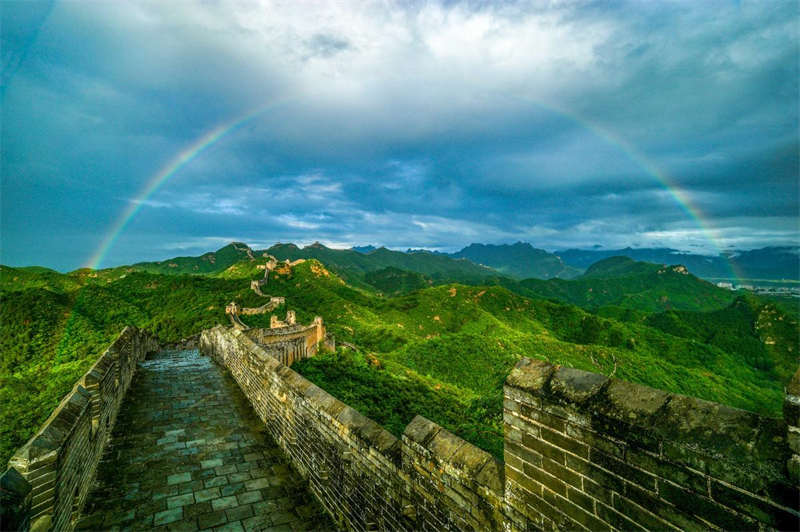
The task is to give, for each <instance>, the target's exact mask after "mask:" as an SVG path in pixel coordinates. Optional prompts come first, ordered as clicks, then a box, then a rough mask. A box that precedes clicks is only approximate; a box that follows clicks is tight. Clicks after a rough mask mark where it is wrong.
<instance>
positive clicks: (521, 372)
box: [506, 357, 555, 394]
mask: <svg viewBox="0 0 800 532" xmlns="http://www.w3.org/2000/svg"><path fill="white" fill-rule="evenodd" d="M554 372H555V366H553V365H552V364H550V363H549V362H545V361H543V360H532V359H530V358H527V357H522V358H521V359H520V361H519V362H517V364H516V366H514V369H513V370H512V371H511V373H510V374H509V375H508V378H507V379H506V386H510V387H513V388H518V389H520V390H522V391H525V392H528V393H531V394H538V393H540V392H542V391H543V390H544V389H545V386H546V385H547V383H548V382H549V380H550V378H551V377H552V375H553V373H554Z"/></svg>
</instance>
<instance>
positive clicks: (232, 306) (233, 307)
mask: <svg viewBox="0 0 800 532" xmlns="http://www.w3.org/2000/svg"><path fill="white" fill-rule="evenodd" d="M241 312H242V307H241V305H239V303H237V302H236V301H231V302H230V303H228V306H227V307H225V314H231V315H233V316H237V315H239V314H241Z"/></svg>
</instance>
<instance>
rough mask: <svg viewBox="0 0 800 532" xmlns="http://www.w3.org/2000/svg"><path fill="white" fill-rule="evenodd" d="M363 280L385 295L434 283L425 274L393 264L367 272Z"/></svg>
mask: <svg viewBox="0 0 800 532" xmlns="http://www.w3.org/2000/svg"><path fill="white" fill-rule="evenodd" d="M364 281H365V282H366V283H367V284H369V285H371V286H374V287H375V289H376V290H378V292H380V293H382V294H385V295H387V296H398V295H401V294H407V293H409V292H413V291H414V290H419V289H420V288H427V287H429V286H432V285H433V284H434V283H433V279H431V278H430V277H428V276H427V275H423V274H421V273H416V272H410V271H408V270H401V269H399V268H395V267H393V266H389V267H388V268H383V269H382V270H376V271H373V272H368V273H367V274H366V276H364Z"/></svg>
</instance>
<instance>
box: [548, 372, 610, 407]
mask: <svg viewBox="0 0 800 532" xmlns="http://www.w3.org/2000/svg"><path fill="white" fill-rule="evenodd" d="M608 380H609V379H608V378H607V377H606V376H604V375H601V374H599V373H591V372H589V371H583V370H580V369H575V368H568V367H565V366H558V367H557V369H556V371H555V372H554V373H553V377H552V378H551V379H550V382H549V392H550V394H552V395H553V396H555V397H558V398H559V399H561V400H562V401H564V402H566V403H568V404H573V405H581V404H583V403H586V402H588V401H590V400H591V399H592V398H594V397H595V396H596V395H597V394H598V393H599V392H600V390H602V389H603V387H604V386H605V385H606V384H607V383H608ZM545 390H547V388H545Z"/></svg>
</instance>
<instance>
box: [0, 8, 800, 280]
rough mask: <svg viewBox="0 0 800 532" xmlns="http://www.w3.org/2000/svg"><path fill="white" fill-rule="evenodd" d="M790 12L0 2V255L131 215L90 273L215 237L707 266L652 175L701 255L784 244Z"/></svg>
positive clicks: (788, 209)
mask: <svg viewBox="0 0 800 532" xmlns="http://www.w3.org/2000/svg"><path fill="white" fill-rule="evenodd" d="M7 6H9V7H7ZM29 6H32V7H33V9H28V7H29ZM51 7H52V9H51ZM799 18H800V17H798V6H797V4H796V3H792V2H754V3H750V2H721V1H720V2H704V3H700V2H695V3H688V2H686V3H677V2H663V3H660V2H646V3H643V2H637V3H610V2H584V3H559V2H556V3H550V4H545V3H501V4H490V3H483V4H481V3H479V4H473V3H470V4H466V3H463V4H462V3H450V2H448V3H425V4H423V3H419V4H417V3H414V4H397V3H386V4H382V3H363V4H352V3H347V4H336V3H330V4H323V3H318V4H307V3H302V4H292V3H284V2H282V3H275V4H268V3H235V4H231V3H202V4H201V3H174V2H170V3H165V4H161V3H152V2H147V3H141V4H139V3H57V4H55V6H51V5H50V4H49V3H42V4H30V3H28V2H25V3H20V4H14V3H12V2H5V3H4V5H3V18H2V23H3V24H2V49H3V52H2V53H3V76H2V114H3V124H2V131H1V132H0V141H2V159H1V161H0V162H1V163H2V196H0V201H1V202H2V214H0V216H2V219H1V220H0V221H2V226H1V227H0V230H1V231H2V250H0V253H2V256H0V260H2V261H3V262H4V263H10V264H33V263H37V264H47V265H51V266H57V267H60V268H73V267H77V266H79V265H81V264H82V263H84V262H85V261H86V260H87V258H88V257H89V256H91V255H92V253H93V251H94V250H95V249H97V247H98V246H100V245H101V244H102V242H103V241H104V239H105V238H106V235H107V232H108V231H109V229H110V227H112V226H113V224H114V222H115V221H116V220H118V219H119V217H120V215H121V213H123V212H124V211H125V210H126V209H127V208H128V207H129V206H130V205H131V202H141V201H144V203H145V205H144V206H143V209H142V211H141V213H140V214H139V216H138V217H136V218H135V219H134V220H133V221H132V223H131V224H130V225H129V226H128V229H127V230H126V232H125V233H124V234H123V235H122V237H121V238H120V240H119V242H118V244H117V245H116V246H115V247H114V248H112V252H111V254H110V255H109V259H108V264H115V263H122V262H131V261H134V260H143V259H148V258H163V257H165V256H169V255H172V254H177V253H196V252H198V251H205V250H208V249H211V248H213V247H215V246H217V245H218V244H224V243H225V242H226V241H228V240H232V239H237V240H247V241H248V242H252V243H253V244H256V245H257V244H263V245H269V244H271V243H272V242H274V241H277V240H282V241H296V242H298V243H310V242H313V241H315V240H321V241H323V242H326V243H329V244H332V245H341V246H350V245H353V244H361V243H367V242H371V243H377V244H385V245H387V246H394V247H403V248H404V247H407V246H413V247H420V246H427V247H434V248H440V249H453V248H458V247H460V246H462V245H466V244H469V243H470V242H473V241H480V242H494V243H499V242H508V241H512V240H513V241H515V240H518V239H523V240H528V241H531V242H532V243H534V244H535V245H538V246H542V247H546V248H549V249H556V248H561V247H566V246H584V245H586V246H589V245H593V244H602V245H604V246H607V247H608V246H626V245H670V246H675V247H680V248H682V249H692V250H695V251H696V250H698V249H700V250H707V251H713V250H714V246H713V245H711V244H710V243H709V241H708V235H707V233H704V231H703V230H702V229H701V228H700V227H699V226H698V224H697V222H696V221H695V220H693V219H692V216H690V215H689V213H687V211H686V210H685V209H684V208H683V207H682V206H681V205H680V202H679V201H677V200H676V196H675V194H674V193H673V191H670V190H669V187H668V186H667V185H665V183H671V184H674V185H676V186H677V187H678V188H679V189H680V193H681V194H682V197H683V198H690V200H691V202H692V204H693V206H694V208H695V210H696V212H701V213H703V215H704V216H705V217H706V218H707V220H706V223H707V225H709V226H710V227H712V229H713V230H714V231H715V235H714V236H715V238H717V239H718V244H720V245H723V246H732V245H735V246H739V247H745V248H749V247H754V246H761V245H768V244H770V245H771V244H786V243H796V242H797V241H798V227H797V226H798V209H799V208H800V207H799V206H798V196H800V191H799V190H798V171H799V169H798V167H799V166H800V164H799V163H798V142H800V141H799V140H798V100H800V95H799V94H798V77H799V76H800V74H799V73H798V65H799V64H800V59H799V58H798V29H797V28H798V24H797V22H798V19H799ZM272 103H281V105H279V106H277V107H275V108H274V109H272V110H270V111H269V112H267V113H265V114H264V115H262V116H260V118H259V119H257V120H255V121H253V122H252V123H249V124H248V125H247V126H246V127H244V128H242V129H241V130H238V131H236V132H235V133H232V134H231V135H229V136H227V137H225V138H223V140H222V141H220V142H219V143H218V144H216V145H215V146H214V147H213V148H212V149H210V150H208V151H206V152H205V153H203V154H201V155H200V156H199V157H198V158H197V159H196V160H194V161H193V162H192V163H191V164H189V165H187V166H186V167H184V168H182V169H181V170H180V171H179V172H178V173H177V174H176V175H175V177H174V178H173V179H172V180H171V181H169V182H168V183H167V184H166V185H165V186H164V187H163V188H162V189H161V190H160V191H159V192H158V193H157V194H155V195H153V196H152V197H148V198H142V197H141V194H140V191H141V190H143V189H144V188H145V186H146V184H147V183H148V182H149V180H150V179H151V178H152V176H154V175H156V173H157V172H158V171H159V169H161V168H162V167H163V166H164V165H166V164H167V163H169V162H170V161H171V160H172V159H174V158H175V157H176V156H177V154H179V153H180V152H181V151H182V150H183V149H185V148H186V147H187V146H189V145H191V144H192V143H193V142H194V141H195V140H196V139H198V138H200V137H202V136H203V135H205V134H206V133H208V132H209V131H211V130H213V129H214V128H215V127H217V126H219V125H220V124H223V123H226V122H229V121H230V120H232V119H233V118H234V117H236V116H243V115H244V114H246V113H248V112H250V111H252V110H255V109H258V108H261V107H263V106H265V105H270V104H272Z"/></svg>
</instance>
